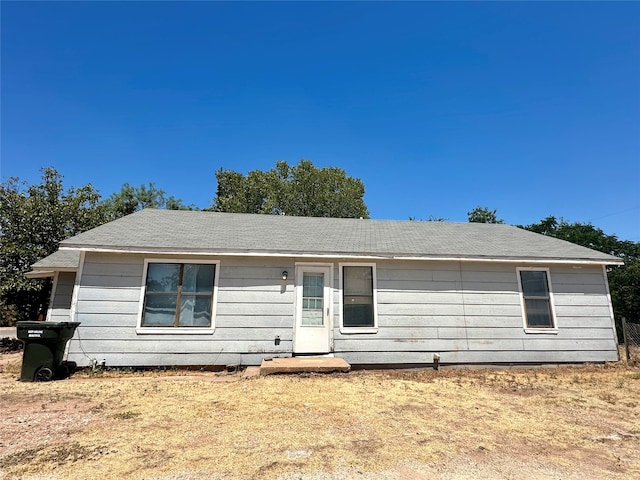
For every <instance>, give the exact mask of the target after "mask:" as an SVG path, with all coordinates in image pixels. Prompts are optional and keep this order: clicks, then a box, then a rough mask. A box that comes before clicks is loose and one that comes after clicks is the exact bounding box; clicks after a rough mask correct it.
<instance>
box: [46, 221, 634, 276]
mask: <svg viewBox="0 0 640 480" xmlns="http://www.w3.org/2000/svg"><path fill="white" fill-rule="evenodd" d="M61 247H63V248H72V249H73V248H77V249H99V250H107V251H143V252H174V253H175V252H191V253H198V252H202V253H211V254H225V253H226V254H246V253H252V254H271V255H283V256H285V255H286V256H290V255H296V256H303V255H313V256H315V255H323V256H335V257H341V256H347V257H353V256H358V257H388V258H425V259H426V258H460V259H477V260H487V259H496V260H523V261H524V260H536V261H541V260H553V261H568V262H594V263H602V264H617V263H621V261H620V259H618V258H617V257H613V256H610V255H606V254H604V253H600V252H597V251H595V250H591V249H588V248H585V247H581V246H578V245H574V244H572V243H569V242H565V241H563V240H558V239H555V238H551V237H546V236H543V235H539V234H536V233H532V232H529V231H526V230H522V229H519V228H517V227H513V226H510V225H498V224H482V223H449V222H409V221H392V220H359V219H346V218H310V217H289V216H278V215H247V214H232V213H214V212H191V211H170V210H153V209H148V210H142V211H140V212H137V213H134V214H132V215H129V216H126V217H123V218H120V219H118V220H115V221H113V222H110V223H107V224H105V225H102V226H99V227H97V228H94V229H93V230H89V231H87V232H84V233H81V234H80V235H77V236H75V237H72V238H69V239H67V240H64V241H63V242H62V243H61ZM46 260H47V259H44V260H41V262H44V261H46ZM39 263H40V262H39Z"/></svg>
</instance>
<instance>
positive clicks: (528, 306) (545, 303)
mask: <svg viewBox="0 0 640 480" xmlns="http://www.w3.org/2000/svg"><path fill="white" fill-rule="evenodd" d="M519 273H520V289H521V291H522V302H523V309H524V315H525V323H526V326H527V328H554V327H555V324H554V319H553V308H552V304H551V293H550V289H549V278H548V274H547V273H548V272H547V270H524V269H523V270H520V271H519Z"/></svg>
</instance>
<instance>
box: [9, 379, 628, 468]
mask: <svg viewBox="0 0 640 480" xmlns="http://www.w3.org/2000/svg"><path fill="white" fill-rule="evenodd" d="M5 378H6V377H5ZM220 378H222V377H220V376H216V375H214V374H210V373H209V374H197V375H196V374H191V373H190V374H188V375H186V376H176V377H161V376H159V375H158V374H150V373H149V372H147V373H145V374H144V375H142V374H131V375H127V376H125V377H123V378H112V377H104V378H91V377H90V376H86V377H84V378H82V377H81V376H76V377H74V378H72V379H70V380H66V381H60V382H53V383H48V384H34V383H19V382H12V381H3V382H2V384H1V387H0V388H1V391H2V394H0V408H2V409H3V411H4V410H5V408H4V406H5V404H6V403H12V402H13V403H15V402H18V403H20V404H21V406H22V408H23V409H25V410H27V411H28V414H27V413H26V412H25V411H22V413H21V414H20V415H22V417H23V420H24V421H25V422H27V424H26V425H25V428H27V429H28V428H34V429H38V428H41V429H42V432H43V433H42V436H47V435H49V436H50V438H49V439H48V440H47V441H46V442H44V443H42V442H40V443H38V442H35V440H34V443H33V445H28V444H24V443H22V444H20V449H18V450H16V449H15V448H14V449H12V450H11V451H12V453H11V454H10V455H4V456H3V455H2V454H1V453H0V462H2V463H0V466H1V468H2V471H3V472H4V478H7V479H13V478H28V477H29V475H49V476H51V478H171V476H172V475H178V472H191V473H193V472H195V473H196V474H198V475H201V476H196V477H191V476H188V477H185V478H276V477H278V475H282V474H285V473H286V472H291V471H293V470H295V471H296V472H300V474H303V473H304V472H318V471H325V472H332V471H335V470H336V469H340V468H343V467H349V468H351V469H353V471H355V472H364V473H366V472H380V471H386V470H388V469H394V468H397V467H398V465H404V464H406V463H407V462H414V463H417V464H421V465H446V464H451V462H456V461H457V459H460V458H465V459H467V460H468V459H470V458H471V459H476V457H477V456H478V455H479V456H480V457H481V459H482V460H481V461H482V462H491V461H496V462H497V461H500V462H505V461H513V462H528V463H529V462H530V461H531V459H532V458H537V459H544V462H545V463H544V468H548V466H549V465H552V466H554V468H559V469H567V471H572V470H574V469H576V468H579V469H580V471H581V475H580V478H625V479H626V478H637V477H638V476H640V453H638V452H639V451H640V449H639V448H638V447H640V438H639V436H638V435H637V434H640V425H639V424H638V418H640V405H639V400H638V398H640V375H638V371H637V370H633V369H628V368H624V367H617V368H603V367H600V368H596V367H580V368H563V369H523V370H457V369H454V370H441V371H439V372H434V371H433V370H402V371H401V370H390V371H371V372H366V371H361V372H353V373H350V374H347V375H329V376H322V375H306V376H295V375H293V376H271V377H262V378H255V379H251V380H240V379H239V377H237V376H230V377H228V378H227V379H233V380H234V381H231V382H219V381H212V380H219V379H220ZM43 398H49V399H51V400H50V404H48V403H47V401H43ZM73 402H76V403H77V402H85V403H82V405H83V407H82V408H80V411H78V408H76V409H75V410H76V412H75V414H77V415H78V418H82V422H84V423H82V424H81V425H79V426H77V427H78V428H74V429H69V431H68V433H67V434H61V433H60V432H57V431H49V430H47V429H46V428H45V427H43V425H42V424H41V423H38V418H40V417H38V415H40V416H41V415H42V412H43V411H45V412H46V411H48V410H52V409H56V408H58V409H62V408H63V406H66V408H67V410H66V411H65V412H61V415H63V414H64V415H69V416H73V415H74V409H73V408H72V404H73ZM41 405H44V407H42V406H41ZM15 415H16V416H18V415H19V414H18V413H15ZM48 421H52V420H51V419H49V420H48ZM29 422H32V423H29ZM612 434H616V435H617V436H615V437H612ZM42 436H41V438H42ZM3 441H6V440H3ZM1 447H2V445H0V451H1ZM480 457H478V458H480ZM505 459H507V460H505ZM474 461H476V460H474ZM501 468H502V467H501ZM180 475H186V474H184V473H181V474H180ZM532 475H533V474H532ZM528 476H529V475H528ZM0 478H2V474H0ZM436 478H437V477H436ZM530 478H536V477H535V475H533V476H530ZM541 478H544V477H541Z"/></svg>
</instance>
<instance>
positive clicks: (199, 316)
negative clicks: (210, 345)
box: [141, 262, 216, 328]
mask: <svg viewBox="0 0 640 480" xmlns="http://www.w3.org/2000/svg"><path fill="white" fill-rule="evenodd" d="M215 277H216V265H215V264H213V263H205V264H198V263H151V262H150V263H149V264H148V266H147V278H146V288H145V298H144V307H143V311H142V321H141V325H142V327H185V328H189V327H208V328H210V327H212V321H211V317H212V310H213V293H214V282H215Z"/></svg>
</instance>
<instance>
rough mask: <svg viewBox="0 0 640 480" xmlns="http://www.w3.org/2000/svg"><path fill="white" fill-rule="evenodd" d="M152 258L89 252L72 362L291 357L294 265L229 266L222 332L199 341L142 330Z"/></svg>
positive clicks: (218, 317)
mask: <svg viewBox="0 0 640 480" xmlns="http://www.w3.org/2000/svg"><path fill="white" fill-rule="evenodd" d="M145 258H153V256H148V255H147V256H145V255H114V254H99V253H87V254H86V256H85V261H84V264H83V266H82V269H81V278H80V286H79V288H78V292H77V297H78V298H77V305H76V318H77V321H79V322H81V325H80V327H79V328H78V330H77V332H76V336H75V337H74V338H73V339H72V340H71V341H70V344H69V352H70V355H69V359H70V360H73V361H76V362H78V364H79V365H89V364H90V363H91V361H92V360H96V361H97V362H101V361H102V360H105V361H106V364H107V365H111V366H156V365H229V364H235V363H238V364H239V363H241V364H243V365H251V364H259V363H260V361H261V359H262V358H263V357H264V356H276V355H280V356H290V355H291V344H292V335H293V328H292V325H293V313H294V312H293V302H294V290H293V284H292V280H289V281H288V282H287V285H286V288H285V289H283V288H282V286H283V285H284V283H283V282H282V280H281V275H282V271H283V270H289V271H291V272H293V269H294V263H293V260H287V259H273V260H271V259H266V260H263V259H242V258H225V259H224V260H223V261H221V263H220V274H219V283H218V302H217V309H216V312H215V317H214V325H215V332H214V333H213V334H212V335H211V334H208V335H207V334H205V335H197V334H139V333H137V332H136V327H137V324H138V316H139V311H140V304H141V302H142V299H141V290H142V284H143V278H142V275H143V268H144V259H145ZM158 258H166V257H158ZM188 258H189V259H190V260H193V261H197V259H198V258H199V257H195V256H189V257H188ZM201 258H207V259H210V257H201ZM276 336H279V337H280V340H281V341H280V345H275V337H276Z"/></svg>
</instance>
